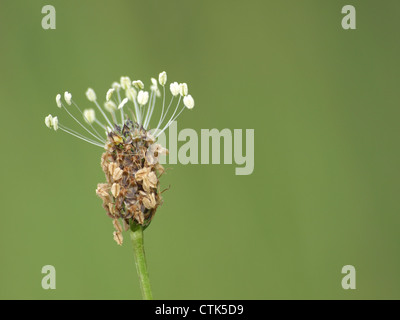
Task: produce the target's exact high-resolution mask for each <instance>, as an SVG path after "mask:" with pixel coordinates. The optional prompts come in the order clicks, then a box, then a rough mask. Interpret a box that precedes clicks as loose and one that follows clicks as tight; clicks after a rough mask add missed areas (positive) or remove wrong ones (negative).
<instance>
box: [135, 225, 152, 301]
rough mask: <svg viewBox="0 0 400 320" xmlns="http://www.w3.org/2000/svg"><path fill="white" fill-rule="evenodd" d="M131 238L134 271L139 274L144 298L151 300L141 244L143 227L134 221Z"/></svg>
mask: <svg viewBox="0 0 400 320" xmlns="http://www.w3.org/2000/svg"><path fill="white" fill-rule="evenodd" d="M130 234H131V239H132V243H133V252H134V255H135V263H136V271H137V273H138V276H139V282H140V288H141V290H142V296H143V299H144V300H153V295H152V293H151V288H150V280H149V274H148V272H147V264H146V256H145V253H144V245H143V227H142V226H141V225H140V224H137V223H135V222H132V223H131V228H130Z"/></svg>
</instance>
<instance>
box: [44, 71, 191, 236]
mask: <svg viewBox="0 0 400 320" xmlns="http://www.w3.org/2000/svg"><path fill="white" fill-rule="evenodd" d="M151 83H152V84H151V86H150V92H149V91H145V90H144V84H143V82H142V81H140V80H135V81H131V79H130V78H129V77H121V79H120V82H119V83H118V82H114V83H113V84H112V86H111V88H110V89H109V90H108V91H107V94H106V97H105V98H106V101H105V103H104V109H103V108H102V107H101V106H100V104H99V103H98V101H97V95H96V93H95V92H94V90H93V89H91V88H89V89H88V90H87V91H86V96H87V98H88V100H89V101H90V102H92V103H94V104H95V106H96V108H97V109H98V111H99V112H100V114H101V116H102V117H103V118H104V120H105V122H103V123H102V122H100V121H99V120H98V119H97V117H96V113H95V110H94V109H84V110H83V111H82V110H81V109H80V108H79V107H78V105H77V104H76V103H75V101H73V100H72V94H71V93H69V92H68V91H66V92H65V93H64V100H62V96H61V94H58V95H57V96H56V103H57V107H58V108H60V109H62V110H64V111H66V113H67V114H68V115H69V116H71V117H72V118H73V119H74V120H75V121H76V122H77V123H78V124H79V125H80V127H81V128H82V129H83V130H85V133H86V134H89V136H88V135H84V134H82V133H79V132H77V131H74V130H72V129H70V128H68V127H66V126H64V125H63V124H61V123H60V122H59V120H58V117H53V116H52V115H48V116H47V117H46V118H45V124H46V126H47V127H49V128H53V129H54V130H55V131H58V130H60V131H63V132H66V133H68V134H71V135H73V136H74V137H76V138H78V139H81V140H83V141H86V142H88V143H90V144H92V145H95V146H98V147H101V148H104V147H105V150H106V151H105V152H104V153H103V155H102V158H101V166H102V168H103V171H104V173H105V175H106V180H107V182H106V183H100V184H99V185H98V186H97V190H96V193H97V195H98V196H99V197H100V198H101V199H102V200H103V208H104V209H105V210H106V212H107V215H108V216H109V217H110V218H112V219H113V221H114V222H115V221H116V220H115V219H121V220H122V222H123V225H124V229H125V230H127V229H129V226H130V224H131V223H132V222H136V223H137V224H139V225H140V226H142V227H143V228H145V227H147V226H148V225H149V224H150V222H151V220H152V218H153V217H154V214H155V212H156V210H157V207H158V206H159V205H161V203H162V198H161V193H160V182H159V178H160V176H161V174H162V173H163V172H164V168H163V167H162V166H161V164H160V163H159V158H158V157H159V155H160V154H163V153H164V154H165V153H167V152H168V151H167V150H166V149H164V148H163V147H162V146H161V145H159V144H157V143H156V141H157V137H158V136H159V135H160V134H162V133H163V132H164V131H165V130H166V129H167V128H168V127H169V126H170V125H171V123H173V122H174V121H175V120H176V119H177V118H178V117H179V115H180V114H181V113H182V112H183V111H184V110H185V109H193V107H194V99H193V98H192V96H191V95H190V94H189V92H188V86H187V84H186V83H177V82H173V83H171V84H170V86H169V89H170V92H171V95H172V96H171V100H170V102H169V103H166V99H165V97H166V90H165V87H166V84H167V73H166V72H165V71H164V72H161V73H160V74H159V77H158V82H157V80H156V79H154V78H152V79H151ZM159 84H160V85H161V87H162V91H161V90H160V89H159V87H158V85H159ZM124 96H125V98H122V97H124ZM158 98H162V108H161V110H160V111H161V113H160V118H159V120H158V122H157V125H155V126H154V130H152V133H153V134H154V136H153V135H151V134H150V132H149V127H150V121H151V119H152V116H153V112H154V111H155V106H156V101H157V100H158ZM181 101H183V106H182V107H181ZM174 102H176V107H175V110H174V111H173V112H172V110H173V108H171V112H169V111H170V107H171V106H172V104H173V103H174ZM129 104H130V105H131V108H129ZM75 107H76V109H77V110H78V111H79V112H80V114H81V116H82V117H83V120H84V121H82V122H81V121H79V120H78V118H77V117H75V116H74V115H73V114H72V112H71V109H72V108H75ZM107 113H108V115H107ZM167 115H169V117H170V118H169V119H168V118H167ZM129 116H131V119H133V120H134V121H132V120H130V119H129V118H128V117H129ZM103 130H104V131H105V132H106V139H105V138H104V135H103V134H101V132H102V131H103ZM119 226H120V224H118V225H116V224H115V223H114V227H115V230H116V231H115V233H114V239H115V241H116V242H117V243H118V244H122V241H123V238H122V230H120V229H121V228H120V227H119Z"/></svg>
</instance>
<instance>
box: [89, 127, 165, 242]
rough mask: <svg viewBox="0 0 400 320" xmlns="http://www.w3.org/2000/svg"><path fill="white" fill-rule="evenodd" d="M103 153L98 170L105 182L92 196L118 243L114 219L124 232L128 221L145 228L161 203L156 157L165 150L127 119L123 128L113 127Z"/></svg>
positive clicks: (159, 167)
mask: <svg viewBox="0 0 400 320" xmlns="http://www.w3.org/2000/svg"><path fill="white" fill-rule="evenodd" d="M105 150H106V151H105V152H104V153H103V155H102V157H101V167H102V169H103V171H104V173H105V175H106V180H107V183H100V184H98V186H97V190H96V194H97V195H98V196H99V197H100V198H101V199H102V200H103V208H104V209H105V210H106V213H107V215H108V216H109V217H111V218H112V219H113V224H114V227H115V230H116V231H115V232H114V240H115V241H116V242H117V243H118V244H122V240H123V238H122V233H121V232H122V228H121V225H120V223H119V221H118V219H122V221H123V225H124V229H125V230H127V229H128V228H129V224H130V222H132V221H134V222H136V223H138V224H141V225H143V226H148V225H149V224H150V222H151V220H152V219H153V217H154V214H155V213H156V210H157V208H158V206H160V205H161V204H162V198H161V193H160V181H159V177H160V176H161V175H162V173H163V172H164V168H163V166H162V165H161V164H160V163H159V159H158V158H159V155H160V154H162V153H164V154H165V153H167V152H168V151H167V150H166V149H165V148H163V147H161V146H160V145H158V144H156V143H155V141H154V138H153V137H152V136H151V135H150V134H149V133H148V132H147V131H146V130H144V129H143V128H142V127H139V126H138V125H137V124H136V123H133V122H132V121H130V120H127V121H126V122H125V125H124V127H123V128H120V127H118V126H115V128H114V131H112V132H110V133H109V135H108V141H107V144H106V146H105ZM117 222H118V223H117Z"/></svg>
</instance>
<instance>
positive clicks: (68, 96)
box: [64, 91, 72, 105]
mask: <svg viewBox="0 0 400 320" xmlns="http://www.w3.org/2000/svg"><path fill="white" fill-rule="evenodd" d="M64 99H65V101H66V102H67V103H68V105H71V104H72V94H70V93H69V92H68V91H65V92H64Z"/></svg>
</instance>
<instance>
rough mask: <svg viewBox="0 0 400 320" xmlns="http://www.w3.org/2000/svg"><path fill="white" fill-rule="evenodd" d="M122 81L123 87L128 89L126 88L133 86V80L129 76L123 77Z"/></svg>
mask: <svg viewBox="0 0 400 320" xmlns="http://www.w3.org/2000/svg"><path fill="white" fill-rule="evenodd" d="M120 82H121V87H122V89H124V90H126V89H128V88H130V87H131V83H132V82H131V79H129V77H121V80H120Z"/></svg>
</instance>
